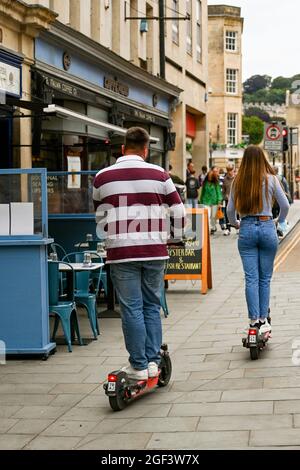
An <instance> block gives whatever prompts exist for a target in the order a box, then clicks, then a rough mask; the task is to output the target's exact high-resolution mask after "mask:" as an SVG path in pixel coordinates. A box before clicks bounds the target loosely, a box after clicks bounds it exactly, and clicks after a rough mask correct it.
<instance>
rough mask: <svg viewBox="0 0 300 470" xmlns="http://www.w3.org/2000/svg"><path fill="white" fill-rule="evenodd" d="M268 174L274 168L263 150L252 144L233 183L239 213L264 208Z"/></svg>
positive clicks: (255, 212) (259, 210) (254, 211)
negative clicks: (264, 191) (263, 188)
mask: <svg viewBox="0 0 300 470" xmlns="http://www.w3.org/2000/svg"><path fill="white" fill-rule="evenodd" d="M268 175H274V170H273V168H272V167H271V165H270V164H269V162H268V160H267V159H266V157H265V154H264V152H263V150H262V149H261V148H260V147H257V146H256V145H250V146H249V147H248V148H247V149H246V150H245V152H244V156H243V160H242V163H241V166H240V168H239V171H238V174H237V176H236V177H235V180H234V183H233V189H234V203H235V208H236V210H237V212H238V213H239V214H259V213H260V212H261V211H262V209H263V192H262V187H263V181H265V190H266V198H268Z"/></svg>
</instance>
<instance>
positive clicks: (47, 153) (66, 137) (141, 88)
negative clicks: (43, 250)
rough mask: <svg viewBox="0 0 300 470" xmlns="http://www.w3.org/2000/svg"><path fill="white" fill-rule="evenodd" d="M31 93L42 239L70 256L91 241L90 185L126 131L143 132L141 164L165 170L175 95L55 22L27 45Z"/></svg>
mask: <svg viewBox="0 0 300 470" xmlns="http://www.w3.org/2000/svg"><path fill="white" fill-rule="evenodd" d="M85 42H86V43H85ZM32 87H33V88H32V95H33V96H36V97H39V99H41V98H42V100H43V103H44V108H43V117H42V119H41V118H40V116H39V115H38V116H36V118H34V119H33V144H32V145H33V149H32V150H33V157H32V165H33V167H43V168H46V169H47V170H48V207H49V234H50V236H51V237H53V238H54V239H55V241H56V242H58V243H60V244H62V245H63V246H64V248H65V249H66V251H74V246H75V245H76V244H78V243H80V242H82V241H84V239H85V238H86V236H87V235H89V236H90V235H93V238H96V234H95V230H96V225H95V216H94V208H93V202H92V184H93V179H94V176H95V174H96V173H97V171H99V170H100V169H102V168H105V167H107V166H109V165H111V164H113V163H114V162H115V161H116V159H117V158H118V157H119V156H120V155H121V146H122V143H123V140H124V134H125V132H126V129H127V128H129V127H131V126H141V127H144V128H145V129H146V130H147V131H148V132H149V134H150V135H151V138H152V139H151V145H150V157H149V161H150V162H152V163H154V164H158V165H161V166H165V167H166V165H167V152H168V150H170V149H172V148H173V147H174V134H173V133H172V132H171V126H172V123H171V120H170V109H171V106H172V104H173V102H174V101H175V102H176V100H178V97H179V94H180V91H181V90H179V89H178V88H177V87H174V86H173V85H170V84H168V83H167V82H165V81H164V80H161V79H160V78H157V77H154V76H152V75H150V74H149V73H147V72H146V71H144V70H142V69H140V68H139V67H136V66H134V65H133V64H131V63H130V62H128V61H126V60H124V59H122V58H120V57H119V56H118V55H116V54H114V53H113V52H112V51H109V50H108V49H107V48H105V47H102V46H101V45H99V44H97V43H95V42H93V41H91V40H89V39H87V38H85V37H84V36H82V35H79V33H77V32H76V31H73V30H71V29H70V28H68V27H66V26H64V25H62V24H60V23H55V25H54V26H53V27H52V29H51V31H48V32H44V33H42V34H41V36H40V37H39V38H37V39H36V41H35V66H34V68H33V70H32Z"/></svg>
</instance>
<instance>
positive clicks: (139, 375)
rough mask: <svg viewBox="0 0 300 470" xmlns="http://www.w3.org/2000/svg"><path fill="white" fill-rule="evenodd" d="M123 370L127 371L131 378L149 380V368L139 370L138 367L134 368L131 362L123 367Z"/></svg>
mask: <svg viewBox="0 0 300 470" xmlns="http://www.w3.org/2000/svg"><path fill="white" fill-rule="evenodd" d="M122 370H123V371H124V372H126V374H127V375H128V377H129V378H130V379H134V380H148V369H144V370H137V369H134V368H133V367H132V365H131V364H129V365H128V366H126V367H122Z"/></svg>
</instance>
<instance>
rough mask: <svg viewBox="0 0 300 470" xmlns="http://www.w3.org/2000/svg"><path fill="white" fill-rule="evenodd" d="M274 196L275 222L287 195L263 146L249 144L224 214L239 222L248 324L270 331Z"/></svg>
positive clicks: (284, 209)
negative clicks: (238, 215) (274, 206)
mask: <svg viewBox="0 0 300 470" xmlns="http://www.w3.org/2000/svg"><path fill="white" fill-rule="evenodd" d="M273 199H276V201H277V202H278V204H279V207H280V213H279V217H278V222H284V221H285V218H286V216H287V214H288V211H289V202H288V200H287V197H286V195H285V194H284V191H283V189H282V187H281V185H280V182H279V181H278V178H277V177H276V176H275V175H274V171H273V169H272V167H271V165H270V164H269V163H268V161H267V159H266V157H265V154H264V152H263V150H262V149H261V148H260V147H257V146H255V145H250V146H249V147H248V148H247V149H246V150H245V153H244V157H243V160H242V163H241V166H240V169H239V172H238V175H237V176H236V178H235V180H234V182H233V184H232V189H231V192H230V196H229V203H228V207H227V215H228V219H229V222H230V223H231V225H233V226H234V227H237V228H238V227H239V226H240V235H239V241H238V249H239V253H240V256H241V259H242V263H243V268H244V272H245V280H246V301H247V306H248V315H249V319H250V326H251V327H254V326H255V327H258V328H259V329H260V332H261V333H267V332H268V331H271V325H270V324H269V322H268V312H269V306H270V305H269V304H270V284H271V279H272V275H273V266H274V260H275V256H276V252H277V247H278V237H277V233H276V224H275V223H274V220H273V217H272V205H273ZM237 213H239V214H240V217H241V222H239V221H238V220H237Z"/></svg>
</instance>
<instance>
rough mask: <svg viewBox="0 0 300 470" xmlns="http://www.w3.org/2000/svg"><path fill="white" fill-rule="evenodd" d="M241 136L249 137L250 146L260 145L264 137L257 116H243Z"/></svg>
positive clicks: (262, 128)
mask: <svg viewBox="0 0 300 470" xmlns="http://www.w3.org/2000/svg"><path fill="white" fill-rule="evenodd" d="M243 134H244V135H249V138H250V144H254V145H258V144H260V143H261V141H262V139H263V137H264V123H263V121H262V120H261V119H259V118H258V117H257V116H251V117H247V116H243Z"/></svg>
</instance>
